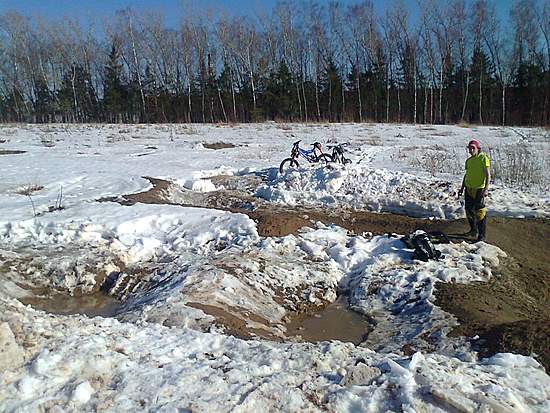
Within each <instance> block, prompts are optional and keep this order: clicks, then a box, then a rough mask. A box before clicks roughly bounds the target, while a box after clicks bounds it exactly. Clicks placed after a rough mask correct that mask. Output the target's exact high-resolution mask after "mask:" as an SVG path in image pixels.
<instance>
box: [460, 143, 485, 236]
mask: <svg viewBox="0 0 550 413" xmlns="http://www.w3.org/2000/svg"><path fill="white" fill-rule="evenodd" d="M468 152H469V153H470V157H469V158H468V159H466V165H465V168H466V173H465V174H464V178H463V179H462V186H461V187H460V191H458V196H459V197H461V196H462V193H463V192H464V201H465V206H464V208H465V209H466V218H468V223H469V224H470V231H469V232H467V233H466V234H465V235H469V236H477V241H484V240H485V234H486V227H487V208H485V196H486V195H487V190H488V189H489V181H490V180H491V172H490V170H489V167H490V161H489V157H488V156H487V155H486V154H484V153H483V152H481V145H480V144H479V142H478V141H477V140H475V139H472V140H471V141H470V142H469V143H468ZM464 189H466V191H464Z"/></svg>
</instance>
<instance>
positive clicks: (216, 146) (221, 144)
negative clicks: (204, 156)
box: [202, 142, 236, 150]
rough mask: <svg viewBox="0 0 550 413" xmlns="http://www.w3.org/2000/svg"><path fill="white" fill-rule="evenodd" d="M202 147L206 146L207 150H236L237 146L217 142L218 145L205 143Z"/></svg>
mask: <svg viewBox="0 0 550 413" xmlns="http://www.w3.org/2000/svg"><path fill="white" fill-rule="evenodd" d="M202 146H204V147H205V148H206V149H215V150H219V149H229V148H235V147H236V146H235V145H233V144H232V143H225V142H216V143H203V144H202Z"/></svg>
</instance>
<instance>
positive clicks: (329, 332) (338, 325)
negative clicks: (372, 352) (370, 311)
mask: <svg viewBox="0 0 550 413" xmlns="http://www.w3.org/2000/svg"><path fill="white" fill-rule="evenodd" d="M286 328H287V334H286V335H287V337H293V338H294V339H297V340H299V341H309V342H312V343H316V342H320V341H330V340H339V341H344V342H351V343H353V344H355V345H359V344H361V343H362V342H364V341H365V340H366V338H367V336H368V334H369V332H370V331H371V330H372V325H371V323H369V321H368V320H367V318H366V317H365V316H364V315H362V314H359V313H357V312H355V311H352V310H350V309H349V304H348V300H347V298H346V297H345V296H340V297H338V299H337V300H336V301H335V302H333V303H331V304H329V305H328V306H326V307H325V308H324V309H323V310H321V311H319V312H316V313H315V314H310V315H309V316H307V317H305V318H302V317H299V318H298V317H297V318H295V319H294V320H293V321H291V322H290V323H288V324H287V326H286Z"/></svg>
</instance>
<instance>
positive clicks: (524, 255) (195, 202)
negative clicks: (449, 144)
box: [34, 175, 550, 369]
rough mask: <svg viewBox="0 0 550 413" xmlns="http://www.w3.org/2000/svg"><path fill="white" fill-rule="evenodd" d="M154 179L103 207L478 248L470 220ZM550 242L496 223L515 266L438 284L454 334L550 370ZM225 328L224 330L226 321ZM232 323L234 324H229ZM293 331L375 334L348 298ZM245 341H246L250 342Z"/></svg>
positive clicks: (109, 307)
mask: <svg viewBox="0 0 550 413" xmlns="http://www.w3.org/2000/svg"><path fill="white" fill-rule="evenodd" d="M148 179H149V180H150V182H151V183H152V184H153V188H152V189H151V190H149V191H146V192H143V193H139V194H130V195H124V196H120V197H117V198H109V199H103V200H102V201H115V202H119V203H122V204H126V205H131V204H135V203H149V204H172V205H181V206H195V207H204V208H214V209H220V210H227V211H231V212H239V213H243V214H247V215H248V216H249V217H250V218H251V219H253V220H254V221H256V222H257V227H258V232H259V234H260V235H262V236H284V235H288V234H291V233H296V231H298V230H299V229H300V228H302V227H304V226H310V227H313V226H314V223H315V222H317V221H320V222H323V223H325V224H336V225H338V226H341V227H343V228H346V229H347V230H349V231H350V232H351V233H355V234H361V233H363V232H371V233H373V234H375V235H376V234H385V233H397V234H408V233H411V232H413V231H415V230H416V229H424V230H426V231H432V230H438V231H443V232H445V233H446V234H449V235H451V236H452V240H453V242H454V241H456V242H462V241H464V240H465V241H472V240H469V239H467V238H464V237H462V236H461V235H460V234H461V233H463V232H464V231H465V230H466V229H467V224H466V222H465V220H463V219H460V220H455V221H433V220H427V219H417V218H411V217H407V216H402V215H394V214H380V213H369V212H365V211H352V210H342V209H339V210H337V209H326V208H325V209H315V208H303V207H285V206H280V205H273V204H269V203H267V202H265V201H262V200H260V199H257V198H255V197H254V196H253V193H254V189H255V188H256V187H257V186H258V184H259V182H260V181H261V180H262V179H265V177H263V176H260V175H250V176H246V177H224V176H222V177H214V178H209V179H210V180H211V181H212V182H214V183H215V185H216V187H218V188H223V189H220V190H218V191H213V192H207V193H197V192H193V191H190V190H185V188H179V187H175V186H174V185H172V184H170V183H169V182H166V181H162V180H159V179H154V178H148ZM549 239H550V220H548V219H509V218H489V223H488V236H487V242H489V243H491V244H494V245H497V246H498V247H500V248H501V249H502V250H504V251H505V252H506V253H507V254H508V258H507V259H506V260H505V261H504V264H503V265H502V268H499V272H500V273H499V274H498V275H499V276H497V277H494V278H493V279H491V280H490V281H489V282H478V283H473V284H468V285H462V284H455V283H453V284H444V283H439V284H438V286H437V293H436V299H437V301H436V305H438V306H439V307H441V308H442V309H443V310H445V311H447V312H449V313H451V314H453V315H455V316H456V317H457V319H458V320H459V322H460V326H459V327H458V328H456V329H455V331H454V333H453V334H455V335H460V336H465V337H475V336H478V337H479V339H477V341H476V343H475V344H476V346H477V349H478V350H479V351H480V353H481V354H482V355H490V354H494V353H496V352H503V351H504V352H516V353H519V354H526V355H533V356H534V357H535V358H537V359H538V360H539V361H540V362H542V363H543V365H545V367H546V368H547V369H550V264H549V261H548V258H547V254H548V247H547V243H548V240H549ZM81 299H82V298H79V300H81ZM56 300H58V301H60V303H61V304H65V305H61V307H67V306H68V305H67V304H66V303H63V299H62V298H56V299H54V300H53V301H56ZM94 300H98V301H94ZM75 303H76V304H75V305H76V306H77V309H78V311H82V312H85V313H86V314H89V315H103V314H104V315H107V316H108V315H113V314H115V313H116V303H108V302H105V301H102V299H101V298H100V297H94V298H93V299H92V298H91V299H90V301H89V303H84V302H83V301H81V302H76V301H75ZM88 304H89V305H88ZM34 305H38V304H36V303H35V304H34ZM56 306H57V304H55V305H50V304H46V303H45V307H44V309H48V311H51V312H60V311H61V310H56V308H57V307H56ZM71 311H72V310H71ZM75 312H77V311H75ZM304 314H308V315H307V316H304ZM230 316H231V315H229V317H230ZM218 321H219V322H220V323H221V324H224V320H223V319H220V320H218ZM225 323H229V324H230V322H228V321H227V320H225ZM285 327H286V328H287V331H288V334H287V336H290V337H292V340H296V339H298V340H305V341H313V342H315V341H323V340H341V341H347V342H352V343H355V344H359V343H361V342H364V341H365V339H366V337H367V336H368V333H369V332H370V331H371V328H372V327H371V325H370V324H369V322H368V320H367V319H366V318H365V317H364V316H362V315H360V314H358V313H356V312H353V311H351V310H349V308H348V305H347V302H346V300H345V298H343V297H342V298H340V299H339V300H337V301H336V302H335V303H332V304H329V305H328V306H326V307H325V308H324V309H317V308H316V309H314V310H312V311H310V312H307V311H306V312H305V313H303V314H294V315H292V314H291V315H290V321H289V322H288V324H287V325H286V326H285ZM237 335H239V334H237ZM243 336H245V337H246V334H243Z"/></svg>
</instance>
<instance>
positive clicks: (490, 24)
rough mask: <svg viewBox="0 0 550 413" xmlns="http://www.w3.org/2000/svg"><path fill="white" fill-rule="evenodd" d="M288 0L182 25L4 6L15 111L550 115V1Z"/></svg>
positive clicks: (223, 116)
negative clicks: (415, 6)
mask: <svg viewBox="0 0 550 413" xmlns="http://www.w3.org/2000/svg"><path fill="white" fill-rule="evenodd" d="M419 5H420V13H419V15H416V14H415V15H414V16H412V15H411V11H410V10H408V9H407V8H406V7H405V6H404V4H403V3H402V2H400V1H396V2H394V3H393V4H392V5H391V6H390V7H389V8H387V9H386V10H385V11H384V13H382V14H381V15H378V14H377V13H376V12H375V10H374V6H373V3H372V2H370V1H362V2H357V3H354V4H351V5H342V4H341V3H338V2H330V3H328V4H320V3H317V2H315V1H308V2H301V3H299V4H298V3H296V2H284V1H283V2H279V3H278V4H277V5H276V6H275V7H274V9H273V10H272V11H271V12H269V13H263V14H257V15H256V16H255V17H253V18H251V17H244V16H236V17H228V16H225V15H221V14H220V15H216V16H213V15H212V14H208V13H199V12H197V11H196V10H191V9H183V16H184V17H183V18H182V19H181V22H180V23H179V24H178V27H177V28H172V27H168V26H167V25H166V23H165V20H164V18H163V16H162V15H160V14H158V13H155V12H153V11H151V12H148V13H145V14H144V13H140V14H138V13H136V12H135V11H134V10H132V9H124V10H119V11H117V12H116V13H115V15H114V16H113V17H112V18H111V19H110V20H109V21H105V22H103V24H102V26H101V27H100V28H98V26H96V25H95V24H89V25H87V26H85V27H83V26H82V25H81V24H79V23H78V21H77V20H74V19H70V18H64V19H62V20H60V21H47V20H43V19H41V18H35V19H30V18H28V17H25V16H22V15H20V14H18V13H16V12H6V13H4V14H1V15H0V121H2V122H255V121H264V120H281V121H295V122H310V121H323V122H326V121H328V122H344V121H355V122H366V121H369V122H408V123H438V124H439V123H441V124H444V123H459V122H465V123H476V124H500V125H510V124H514V125H550V61H549V56H550V0H542V1H536V0H515V1H514V2H513V4H512V7H511V9H510V14H509V16H505V17H502V16H500V14H499V13H497V10H496V6H495V4H494V3H492V2H491V1H489V0H475V1H471V2H466V1H465V0H452V1H448V2H447V1H446V2H441V1H437V0H419Z"/></svg>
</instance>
